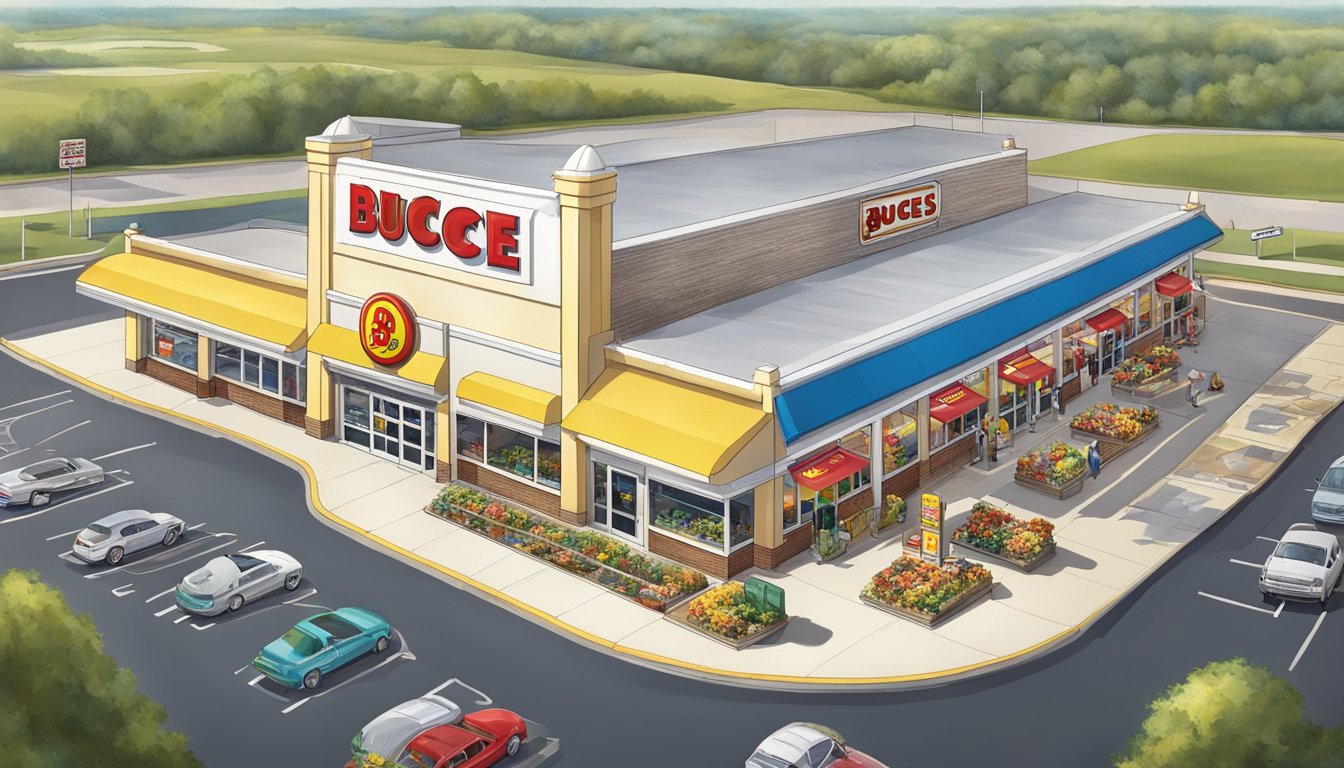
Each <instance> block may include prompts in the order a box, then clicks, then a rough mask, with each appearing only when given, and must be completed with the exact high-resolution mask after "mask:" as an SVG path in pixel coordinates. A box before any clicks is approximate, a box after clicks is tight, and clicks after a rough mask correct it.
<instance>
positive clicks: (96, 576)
mask: <svg viewBox="0 0 1344 768" xmlns="http://www.w3.org/2000/svg"><path fill="white" fill-rule="evenodd" d="M214 535H215V536H233V534H232V533H216V534H214ZM201 541H204V539H201ZM237 541H238V539H236V538H235V539H233V541H226V542H224V543H223V544H220V545H219V546H217V547H211V548H210V549H207V550H205V551H204V552H197V553H196V554H194V555H191V556H189V557H184V558H182V559H181V560H173V561H171V562H167V563H164V564H163V565H160V566H159V567H157V568H150V569H149V570H147V571H135V572H134V574H135V575H136V576H148V575H149V574H151V573H155V572H158V571H162V570H163V569H164V568H171V567H173V566H174V565H178V564H179V563H185V562H187V561H188V560H194V559H196V558H198V557H200V556H201V555H208V554H210V553H211V552H214V551H215V550H217V549H223V548H225V547H227V546H231V545H232V544H234V543H235V542H237ZM168 551H169V552H175V551H176V550H168ZM159 554H163V553H162V552H161V553H159ZM152 560H153V558H150V560H145V561H137V562H134V563H126V564H125V565H118V566H117V567H115V568H108V569H107V570H105V571H98V572H97V573H90V574H88V575H87V576H85V577H84V578H86V579H101V578H103V577H104V576H110V575H112V574H114V573H117V572H118V571H121V570H123V569H125V568H133V567H135V566H137V565H148V564H149V563H150V562H151V561H152Z"/></svg>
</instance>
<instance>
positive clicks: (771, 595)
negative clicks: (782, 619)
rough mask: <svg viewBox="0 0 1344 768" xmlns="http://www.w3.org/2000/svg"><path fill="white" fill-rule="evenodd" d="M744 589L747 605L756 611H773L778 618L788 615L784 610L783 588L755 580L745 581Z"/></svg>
mask: <svg viewBox="0 0 1344 768" xmlns="http://www.w3.org/2000/svg"><path fill="white" fill-rule="evenodd" d="M744 587H745V591H746V597H747V603H748V604H750V605H751V606H752V607H753V608H755V609H756V610H758V611H774V612H775V613H777V614H779V615H780V616H787V615H788V612H787V611H785V610H784V589H783V587H780V586H778V585H775V584H771V583H770V582H768V581H761V580H760V579H757V578H751V579H747V582H746V584H745V585H744Z"/></svg>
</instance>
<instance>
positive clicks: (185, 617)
mask: <svg viewBox="0 0 1344 768" xmlns="http://www.w3.org/2000/svg"><path fill="white" fill-rule="evenodd" d="M190 618H191V614H190V613H188V614H187V615H186V616H183V617H182V618H180V619H178V620H176V621H174V622H173V623H174V624H181V623H182V622H184V621H186V620H187V619H190Z"/></svg>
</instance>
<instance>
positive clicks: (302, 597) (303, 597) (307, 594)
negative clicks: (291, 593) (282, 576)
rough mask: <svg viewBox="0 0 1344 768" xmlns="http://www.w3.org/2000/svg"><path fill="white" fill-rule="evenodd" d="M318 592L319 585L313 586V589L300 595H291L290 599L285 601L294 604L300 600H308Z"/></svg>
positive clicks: (287, 603) (286, 603)
mask: <svg viewBox="0 0 1344 768" xmlns="http://www.w3.org/2000/svg"><path fill="white" fill-rule="evenodd" d="M316 594H317V587H313V588H312V590H310V591H308V592H304V593H303V594H302V595H299V596H298V597H291V598H290V599H288V600H285V601H283V602H284V604H285V605H293V604H295V603H297V602H298V601H300V600H307V599H308V598H310V597H312V596H313V595H316Z"/></svg>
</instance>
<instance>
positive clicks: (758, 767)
mask: <svg viewBox="0 0 1344 768" xmlns="http://www.w3.org/2000/svg"><path fill="white" fill-rule="evenodd" d="M747 768H793V764H792V763H786V762H784V761H783V760H780V759H779V758H778V757H775V756H774V755H767V754H766V753H764V752H762V751H760V750H759V749H758V750H756V753H755V754H753V755H752V756H751V757H748V758H747Z"/></svg>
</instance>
